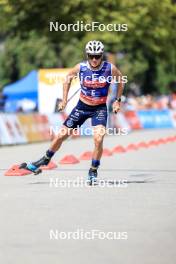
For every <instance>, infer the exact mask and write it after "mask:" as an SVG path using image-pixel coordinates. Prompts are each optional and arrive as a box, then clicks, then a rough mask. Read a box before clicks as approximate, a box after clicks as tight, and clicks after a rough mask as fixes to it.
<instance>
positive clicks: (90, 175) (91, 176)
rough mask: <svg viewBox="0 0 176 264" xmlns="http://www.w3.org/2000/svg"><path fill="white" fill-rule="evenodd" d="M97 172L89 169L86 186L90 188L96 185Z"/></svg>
mask: <svg viewBox="0 0 176 264" xmlns="http://www.w3.org/2000/svg"><path fill="white" fill-rule="evenodd" d="M97 175H98V173H97V170H95V169H92V168H90V170H89V173H88V178H87V183H88V185H90V186H92V185H95V184H96V183H97Z"/></svg>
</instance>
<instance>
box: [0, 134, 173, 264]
mask: <svg viewBox="0 0 176 264" xmlns="http://www.w3.org/2000/svg"><path fill="white" fill-rule="evenodd" d="M169 135H175V131H174V130H166V129H165V130H149V131H139V132H135V133H131V134H129V135H128V136H121V137H119V136H116V137H115V136H109V137H106V139H105V143H104V146H105V147H107V148H109V149H112V148H113V147H114V146H115V145H117V144H122V145H124V146H126V145H127V144H128V143H135V142H139V141H141V140H146V141H147V140H150V139H156V138H160V137H167V136H169ZM92 146H93V144H92V140H91V138H82V139H74V140H68V141H67V142H65V143H64V145H63V146H62V149H61V151H59V152H58V153H57V154H56V156H55V157H54V161H56V162H57V163H58V161H59V160H60V159H61V158H62V157H63V156H64V155H65V154H74V155H76V156H79V155H80V154H81V153H82V152H84V151H86V150H91V149H92ZM47 147H48V143H40V144H31V145H23V146H12V147H2V148H1V149H0V208H1V209H0V212H1V217H0V263H3V264H24V263H25V264H38V263H42V264H69V263H73V264H82V263H84V264H87V263H91V264H98V263H101V264H117V263H119V264H131V263H135V264H141V263H142V264H166V263H167V264H175V263H176V262H175V261H176V250H175V244H176V159H175V157H176V143H168V144H163V145H159V146H157V147H152V148H148V149H140V150H138V151H130V152H127V153H124V154H116V155H113V156H112V157H103V158H102V162H101V163H102V164H101V168H100V170H99V179H100V180H102V182H99V183H98V185H97V186H92V187H88V186H86V184H85V177H86V175H87V170H88V168H89V163H90V162H89V161H81V162H80V163H79V164H76V165H59V166H58V168H57V169H55V170H52V171H45V172H44V173H43V174H41V175H38V176H33V175H30V176H23V177H14V176H13V177H7V176H4V172H5V170H6V169H7V168H9V167H10V166H11V165H13V164H17V163H21V162H23V161H30V160H35V159H38V158H39V157H41V155H43V153H44V151H45V150H46V149H47ZM110 232H111V233H110ZM110 234H111V235H112V234H113V236H114V237H115V239H112V236H111V237H109V235H110ZM114 237H113V238H114ZM88 238H89V239H88ZM90 238H91V239H90ZM103 238H104V239H103Z"/></svg>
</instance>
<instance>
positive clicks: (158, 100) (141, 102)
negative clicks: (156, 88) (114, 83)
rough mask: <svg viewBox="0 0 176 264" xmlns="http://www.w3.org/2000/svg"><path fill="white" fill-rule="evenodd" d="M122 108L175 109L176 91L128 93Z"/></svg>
mask: <svg viewBox="0 0 176 264" xmlns="http://www.w3.org/2000/svg"><path fill="white" fill-rule="evenodd" d="M123 108H124V110H128V111H129V110H147V109H158V110H165V109H174V110H176V92H175V93H172V94H171V95H159V96H153V95H149V94H148V95H142V96H134V95H131V94H130V95H129V96H128V97H126V100H125V102H124V105H123Z"/></svg>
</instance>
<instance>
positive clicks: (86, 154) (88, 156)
mask: <svg viewBox="0 0 176 264" xmlns="http://www.w3.org/2000/svg"><path fill="white" fill-rule="evenodd" d="M92 154H93V152H91V151H86V152H84V153H82V155H81V156H80V158H79V159H80V160H90V159H91V158H92Z"/></svg>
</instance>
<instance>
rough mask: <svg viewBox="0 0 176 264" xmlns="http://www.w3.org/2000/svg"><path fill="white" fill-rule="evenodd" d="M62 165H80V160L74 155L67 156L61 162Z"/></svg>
mask: <svg viewBox="0 0 176 264" xmlns="http://www.w3.org/2000/svg"><path fill="white" fill-rule="evenodd" d="M59 163H60V164H75V163H79V160H78V159H77V158H76V157H75V156H74V155H66V156H65V157H63V159H61V160H60V161H59Z"/></svg>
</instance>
